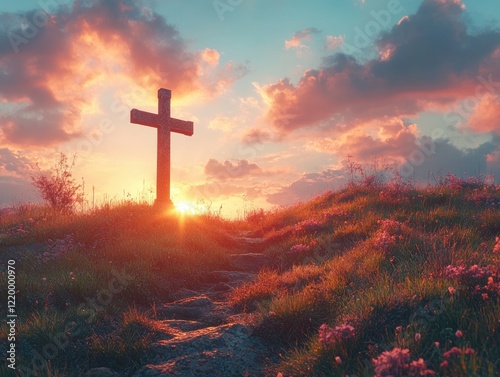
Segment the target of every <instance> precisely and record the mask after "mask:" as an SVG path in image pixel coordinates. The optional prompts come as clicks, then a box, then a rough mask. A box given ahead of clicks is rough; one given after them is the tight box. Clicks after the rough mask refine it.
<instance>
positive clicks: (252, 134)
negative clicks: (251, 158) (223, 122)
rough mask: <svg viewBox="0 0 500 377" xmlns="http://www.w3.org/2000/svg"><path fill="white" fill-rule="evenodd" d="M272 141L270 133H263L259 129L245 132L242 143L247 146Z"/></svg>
mask: <svg viewBox="0 0 500 377" xmlns="http://www.w3.org/2000/svg"><path fill="white" fill-rule="evenodd" d="M272 140H273V136H272V135H271V134H270V133H269V132H267V131H263V130H261V129H259V128H252V129H250V130H248V131H247V132H245V134H244V135H243V137H242V140H241V141H242V143H243V144H245V145H253V144H262V143H265V142H267V141H272Z"/></svg>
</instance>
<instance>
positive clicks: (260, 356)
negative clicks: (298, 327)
mask: <svg viewBox="0 0 500 377" xmlns="http://www.w3.org/2000/svg"><path fill="white" fill-rule="evenodd" d="M238 240H239V241H240V242H241V248H240V250H243V251H245V252H244V253H241V254H232V255H230V258H231V262H232V263H231V264H232V266H233V268H232V270H230V271H214V272H212V273H211V274H210V275H209V276H208V277H207V281H208V282H207V283H206V284H205V285H204V286H203V287H201V289H199V290H197V291H189V290H181V291H179V295H180V296H181V298H180V299H179V300H177V301H174V302H171V303H167V304H164V305H162V306H161V307H160V308H157V318H158V320H157V323H156V325H157V326H158V328H160V329H161V330H162V331H161V332H162V336H161V339H159V340H158V341H156V342H155V343H154V344H152V346H151V350H152V354H153V357H152V359H151V360H150V361H149V363H148V364H147V365H145V366H143V367H142V368H141V369H140V370H139V371H138V372H137V373H135V374H134V377H157V376H172V375H175V376H186V377H188V376H220V377H226V376H227V377H235V376H261V375H263V373H264V371H263V366H264V365H265V363H266V358H267V355H269V349H268V348H267V347H266V345H265V344H264V342H263V341H262V340H261V339H259V338H258V337H255V336H253V335H252V333H253V329H252V326H251V325H250V324H249V321H248V320H247V318H246V316H245V315H241V314H237V313H235V312H233V311H232V309H231V308H230V306H229V305H228V303H227V294H228V293H229V292H230V291H231V290H232V289H234V288H235V287H237V286H239V285H241V284H243V283H244V282H247V281H250V280H251V279H253V278H255V276H256V274H257V272H258V271H259V269H260V268H261V267H262V266H264V265H266V264H267V260H266V257H265V256H264V255H263V254H262V253H259V252H256V251H259V249H261V248H260V247H259V246H260V244H261V243H262V240H261V239H257V238H246V237H240V238H239V239H238ZM246 251H252V252H246Z"/></svg>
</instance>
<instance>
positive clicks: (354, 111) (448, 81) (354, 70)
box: [258, 0, 500, 135]
mask: <svg viewBox="0 0 500 377" xmlns="http://www.w3.org/2000/svg"><path fill="white" fill-rule="evenodd" d="M463 14H464V7H463V4H462V3H461V2H460V1H458V0H439V1H438V0H425V1H423V3H422V4H421V6H420V8H419V9H418V11H417V12H416V13H415V14H414V15H410V16H408V18H407V19H406V20H405V21H404V22H401V23H400V24H396V25H394V26H393V27H392V29H391V30H389V31H387V32H384V33H382V34H381V35H380V36H379V38H378V40H377V41H376V46H375V47H376V48H377V51H378V53H379V56H378V57H377V58H375V59H371V60H367V61H364V62H360V61H358V60H356V58H354V57H353V56H351V55H347V54H342V53H337V54H335V55H333V56H330V57H328V58H325V59H324V62H323V65H322V66H321V67H320V68H318V69H311V70H307V71H306V72H305V73H304V75H303V76H302V78H301V79H300V81H299V82H298V83H297V84H293V83H292V82H290V80H289V79H287V78H284V79H282V80H279V81H278V82H276V83H274V84H270V85H265V86H260V87H258V90H259V92H260V94H261V96H262V98H263V99H264V101H265V102H266V103H267V104H268V106H269V110H268V113H267V117H268V119H269V120H270V121H271V122H272V124H273V125H274V127H275V129H277V130H278V131H279V132H281V133H282V134H285V135H286V134H288V133H290V132H292V131H294V130H297V129H300V128H306V127H314V126H316V125H318V123H321V122H327V123H328V122H329V120H330V119H332V118H336V117H340V116H341V117H344V119H345V123H348V124H353V125H354V124H356V123H357V122H360V121H365V120H369V119H374V118H380V117H384V116H388V117H412V116H415V115H416V114H418V113H419V112H421V111H425V110H436V109H439V110H442V109H445V108H447V107H449V106H451V105H452V104H455V103H457V102H458V101H459V100H460V99H462V98H465V97H467V96H468V95H471V94H473V93H474V91H475V88H476V87H477V85H478V84H479V82H478V81H477V77H478V76H479V75H483V76H485V75H487V74H493V75H494V77H499V76H500V68H499V67H500V56H499V55H500V54H498V53H497V51H498V50H499V49H500V32H499V31H498V30H485V31H482V32H479V33H476V34H470V33H469V32H468V31H467V26H466V24H465V22H464V18H463ZM336 124H337V122H332V124H331V125H330V128H335V125H336Z"/></svg>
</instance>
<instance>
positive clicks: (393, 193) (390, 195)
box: [379, 182, 411, 204]
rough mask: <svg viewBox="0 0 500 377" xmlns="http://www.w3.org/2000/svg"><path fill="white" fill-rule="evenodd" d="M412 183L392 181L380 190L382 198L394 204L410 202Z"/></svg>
mask: <svg viewBox="0 0 500 377" xmlns="http://www.w3.org/2000/svg"><path fill="white" fill-rule="evenodd" d="M410 189H411V185H409V184H405V183H401V182H390V183H388V184H386V185H385V186H384V187H383V190H382V191H380V192H379V198H380V200H382V201H384V202H388V203H392V204H404V203H409V202H410V196H409V193H410Z"/></svg>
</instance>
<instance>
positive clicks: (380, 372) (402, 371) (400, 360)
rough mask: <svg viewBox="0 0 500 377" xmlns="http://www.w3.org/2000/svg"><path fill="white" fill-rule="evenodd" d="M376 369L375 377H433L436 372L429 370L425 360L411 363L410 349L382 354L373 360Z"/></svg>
mask: <svg viewBox="0 0 500 377" xmlns="http://www.w3.org/2000/svg"><path fill="white" fill-rule="evenodd" d="M372 363H373V366H374V367H375V377H389V376H406V375H407V376H415V377H416V376H433V375H434V374H435V372H434V371H433V370H431V369H428V368H427V365H426V364H425V362H424V360H423V359H418V360H417V361H415V360H414V361H411V362H410V351H409V350H408V349H401V348H394V349H393V350H392V351H385V352H382V354H381V355H379V356H378V358H376V359H372Z"/></svg>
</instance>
